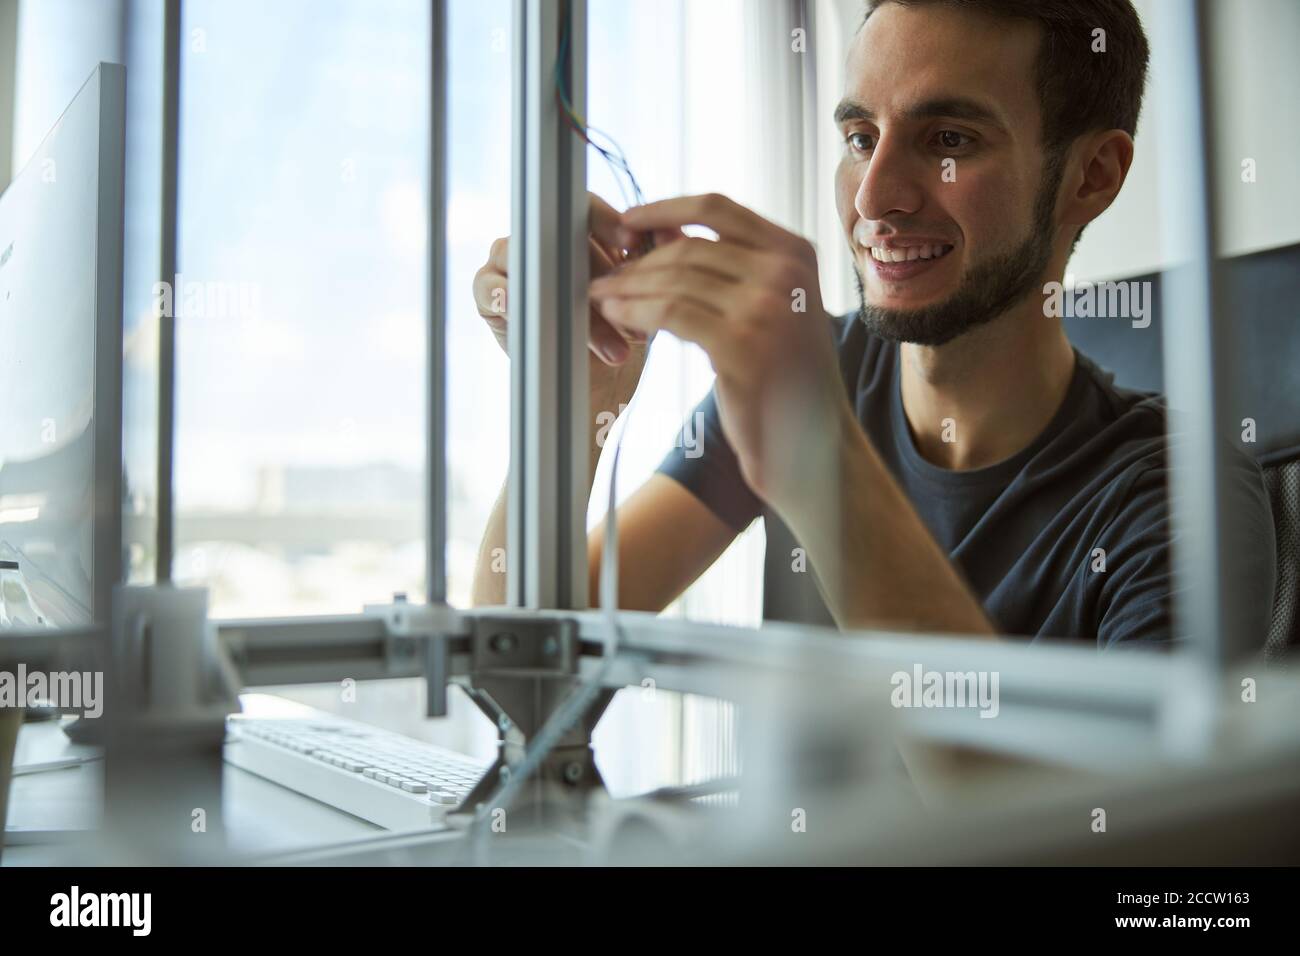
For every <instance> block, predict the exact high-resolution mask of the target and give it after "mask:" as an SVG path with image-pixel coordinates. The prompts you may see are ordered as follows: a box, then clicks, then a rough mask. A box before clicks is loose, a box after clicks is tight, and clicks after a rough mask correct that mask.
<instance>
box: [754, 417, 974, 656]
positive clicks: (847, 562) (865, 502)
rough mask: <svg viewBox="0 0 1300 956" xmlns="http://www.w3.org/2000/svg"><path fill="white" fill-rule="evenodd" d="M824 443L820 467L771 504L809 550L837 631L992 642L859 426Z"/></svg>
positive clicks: (846, 427) (961, 583)
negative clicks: (898, 631) (917, 632)
mask: <svg viewBox="0 0 1300 956" xmlns="http://www.w3.org/2000/svg"><path fill="white" fill-rule="evenodd" d="M827 445H828V447H827V453H826V454H825V455H822V456H818V457H821V458H823V459H824V465H825V467H819V468H816V469H808V470H806V471H805V472H804V474H806V475H810V476H811V477H810V480H808V481H807V482H806V483H804V484H802V486H801V487H800V488H799V489H798V491H797V493H792V494H789V495H786V496H785V497H786V499H788V501H789V503H788V504H785V505H784V506H781V505H774V506H775V507H776V508H777V511H778V513H780V514H781V516H782V518H783V519H784V520H785V521H786V522H787V524H789V525H790V528H791V531H792V532H793V533H794V535H795V537H796V538H797V539H798V540H799V541H800V542H801V543H802V544H803V545H804V547H805V548H806V549H807V552H808V559H809V561H810V563H811V564H812V567H813V571H814V573H815V574H816V576H817V581H818V584H819V585H820V587H821V589H822V593H823V596H824V597H825V599H826V602H827V605H828V607H829V608H830V611H831V613H832V614H833V615H834V617H835V620H836V622H837V623H838V624H839V626H840V627H841V628H843V629H845V630H852V629H856V628H869V627H877V628H878V627H899V628H906V629H923V630H927V631H941V632H948V633H953V634H984V635H990V636H992V635H995V634H996V631H995V629H994V628H993V626H992V624H991V623H990V622H989V620H988V617H987V616H986V615H985V613H984V609H983V607H982V606H981V605H980V602H979V600H978V598H976V597H975V595H974V594H973V593H972V592H971V590H970V588H969V586H968V585H967V584H966V582H965V580H964V579H963V578H962V576H961V573H960V572H959V571H958V570H957V568H956V567H954V566H953V564H952V562H951V561H950V560H949V558H948V556H947V555H946V554H945V553H944V551H943V549H942V548H941V547H940V546H939V544H938V543H937V542H936V541H935V540H934V538H933V536H932V535H931V534H930V531H929V529H928V528H927V527H926V526H925V523H924V522H923V521H922V520H921V517H920V515H918V514H917V513H916V509H915V508H914V507H913V506H912V503H911V501H910V500H909V499H908V497H907V495H906V493H905V492H904V491H903V490H902V488H900V487H899V486H898V483H897V482H896V481H895V480H894V477H893V475H891V474H890V473H889V470H888V469H887V468H886V467H885V464H884V462H883V461H882V460H881V458H880V456H879V455H878V454H877V453H876V450H875V449H874V448H873V447H872V446H871V443H870V441H869V440H868V439H867V437H866V435H864V434H863V433H862V430H861V428H860V427H859V426H858V424H857V422H856V421H851V420H850V421H846V422H845V423H844V424H843V425H841V426H840V428H839V429H838V434H837V435H836V436H828V442H827Z"/></svg>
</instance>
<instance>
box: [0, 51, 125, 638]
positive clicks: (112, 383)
mask: <svg viewBox="0 0 1300 956" xmlns="http://www.w3.org/2000/svg"><path fill="white" fill-rule="evenodd" d="M125 123H126V69H125V68H124V67H122V66H119V65H116V64H108V63H101V64H100V65H99V66H97V67H96V68H95V71H94V72H93V73H92V74H91V75H90V78H89V79H88V80H87V81H86V82H85V84H84V85H83V86H82V87H81V89H80V91H79V92H78V93H77V95H76V97H75V98H74V99H73V100H72V102H71V104H70V105H69V106H68V108H67V110H65V111H64V113H63V115H62V116H61V117H60V118H59V120H58V122H57V123H55V124H54V128H53V129H52V130H50V132H49V134H48V135H47V136H46V137H45V139H44V141H43V142H42V143H41V145H40V147H39V148H38V149H37V150H36V153H35V155H34V156H33V157H32V158H31V160H30V161H29V162H28V163H27V165H26V166H25V167H24V168H23V170H22V172H21V173H19V174H18V176H17V177H16V178H15V179H14V180H13V182H12V183H11V184H10V185H9V187H8V189H6V190H5V192H4V194H3V196H0V595H2V596H3V599H4V601H3V603H4V606H5V608H6V609H7V610H6V613H5V614H4V615H3V620H0V627H3V628H4V629H5V630H10V631H12V630H26V629H32V628H39V629H46V628H51V627H53V628H65V627H76V628H81V627H85V626H88V625H92V624H106V623H107V622H108V621H109V620H110V614H109V607H110V600H111V596H112V589H113V585H114V584H115V583H117V581H118V579H119V577H120V571H119V569H120V567H121V560H122V559H121V540H122V534H121V520H122V519H121V497H122V493H121V488H122V451H121V430H122V385H121V366H122V216H123V167H124V142H125Z"/></svg>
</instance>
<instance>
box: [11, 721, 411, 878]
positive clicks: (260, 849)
mask: <svg viewBox="0 0 1300 956" xmlns="http://www.w3.org/2000/svg"><path fill="white" fill-rule="evenodd" d="M94 752H95V748H93V747H87V746H83V745H78V744H74V743H72V742H71V741H70V740H68V738H67V735H66V734H64V733H63V730H62V727H61V724H60V722H59V721H57V720H49V721H41V722H38V723H31V724H24V725H23V727H22V730H20V731H19V733H18V746H17V749H16V751H15V753H14V766H15V767H20V766H22V765H24V764H31V763H38V762H43V761H47V760H57V759H59V758H61V757H70V756H77V755H81V754H90V753H94ZM222 767H223V774H222V790H223V815H224V817H225V825H226V837H227V841H228V843H229V845H230V847H231V849H232V850H235V851H237V852H247V853H259V854H260V853H276V852H283V851H287V850H297V849H304V848H308V847H313V846H321V845H327V844H330V843H335V842H339V841H344V840H354V839H357V838H359V837H365V836H370V835H377V834H381V833H384V832H385V831H384V830H383V829H381V828H380V827H377V826H374V825H373V824H370V823H367V822H365V821H364V820H360V819H358V818H357V817H354V816H351V815H350V814H347V813H343V812H342V811H341V810H335V809H334V808H333V807H330V806H327V805H326V804H323V803H319V802H318V801H316V800H311V799H309V798H307V797H304V796H302V795H300V794H297V793H294V792H293V791H292V790H289V789H287V788H285V787H281V786H280V785H279V784H275V783H271V782H270V781H269V780H264V779H263V778H261V777H258V776H256V775H254V774H251V773H248V772H247V771H244V770H240V769H239V768H238V767H232V766H230V765H229V764H223V765H222ZM102 782H103V763H102V761H93V762H91V763H86V764H82V765H80V766H77V767H71V768H68V769H64V770H49V771H43V772H40V773H32V774H23V775H21V776H16V777H14V778H13V786H12V789H11V790H10V793H9V819H8V821H7V822H6V829H7V830H11V831H13V830H22V831H60V830H70V829H85V828H92V827H96V826H98V823H99V818H100V810H101V795H102V792H103V786H102ZM15 838H16V839H18V840H20V841H21V842H19V843H18V845H16V846H13V845H9V846H5V847H4V849H3V852H0V864H3V865H4V866H42V865H48V864H51V863H64V862H73V863H75V862H76V860H75V842H74V843H72V844H71V845H69V843H68V841H67V840H66V839H58V838H56V839H54V840H49V839H46V838H45V837H43V836H42V835H41V834H39V833H31V832H29V833H28V834H26V835H16V837H15ZM31 840H35V841H38V842H28V841H31ZM70 850H71V851H72V853H71V858H70V857H69V851H70Z"/></svg>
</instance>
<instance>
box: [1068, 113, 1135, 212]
mask: <svg viewBox="0 0 1300 956" xmlns="http://www.w3.org/2000/svg"><path fill="white" fill-rule="evenodd" d="M1132 165H1133V137H1132V136H1130V135H1129V134H1128V133H1126V132H1124V131H1123V130H1122V129H1110V130H1103V131H1101V132H1097V133H1093V134H1092V135H1091V136H1084V137H1081V138H1080V139H1079V141H1078V142H1076V143H1075V144H1074V147H1073V149H1071V151H1070V160H1069V163H1068V165H1067V166H1066V174H1065V177H1064V183H1063V186H1064V189H1063V192H1064V195H1063V196H1062V199H1061V223H1062V225H1066V226H1078V227H1079V228H1080V229H1082V228H1083V227H1084V226H1086V225H1087V224H1088V223H1090V222H1092V221H1093V220H1094V219H1096V218H1097V217H1098V216H1100V215H1101V214H1102V213H1103V212H1105V211H1106V209H1107V208H1108V207H1109V206H1110V204H1111V203H1113V202H1114V201H1115V197H1116V196H1118V195H1119V190H1120V187H1121V186H1123V185H1124V179H1125V178H1126V177H1127V176H1128V170H1129V167H1130V166H1132Z"/></svg>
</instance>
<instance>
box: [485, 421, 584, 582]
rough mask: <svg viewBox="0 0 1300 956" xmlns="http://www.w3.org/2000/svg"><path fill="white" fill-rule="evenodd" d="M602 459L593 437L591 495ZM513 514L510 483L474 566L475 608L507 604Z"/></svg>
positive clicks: (491, 515) (504, 487)
mask: <svg viewBox="0 0 1300 956" xmlns="http://www.w3.org/2000/svg"><path fill="white" fill-rule="evenodd" d="M599 460H600V448H599V447H598V446H597V445H596V442H595V440H594V438H593V440H592V443H591V452H590V467H589V469H588V474H587V493H588V497H590V494H591V484H592V481H593V480H594V479H595V476H596V463H597V462H598V461H599ZM508 513H509V484H508V483H506V484H503V485H502V486H501V493H500V494H499V495H497V500H496V503H495V504H493V506H492V511H491V512H490V513H489V514H488V520H487V524H486V525H485V526H484V528H483V539H482V540H481V541H480V542H479V548H478V559H477V561H476V562H475V565H474V586H473V589H472V590H471V592H470V604H471V605H472V606H474V607H485V606H494V605H501V604H505V603H506V535H507V531H506V522H507V515H508ZM596 603H597V601H596V595H595V594H594V593H592V595H591V604H592V606H593V607H595V606H596Z"/></svg>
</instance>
